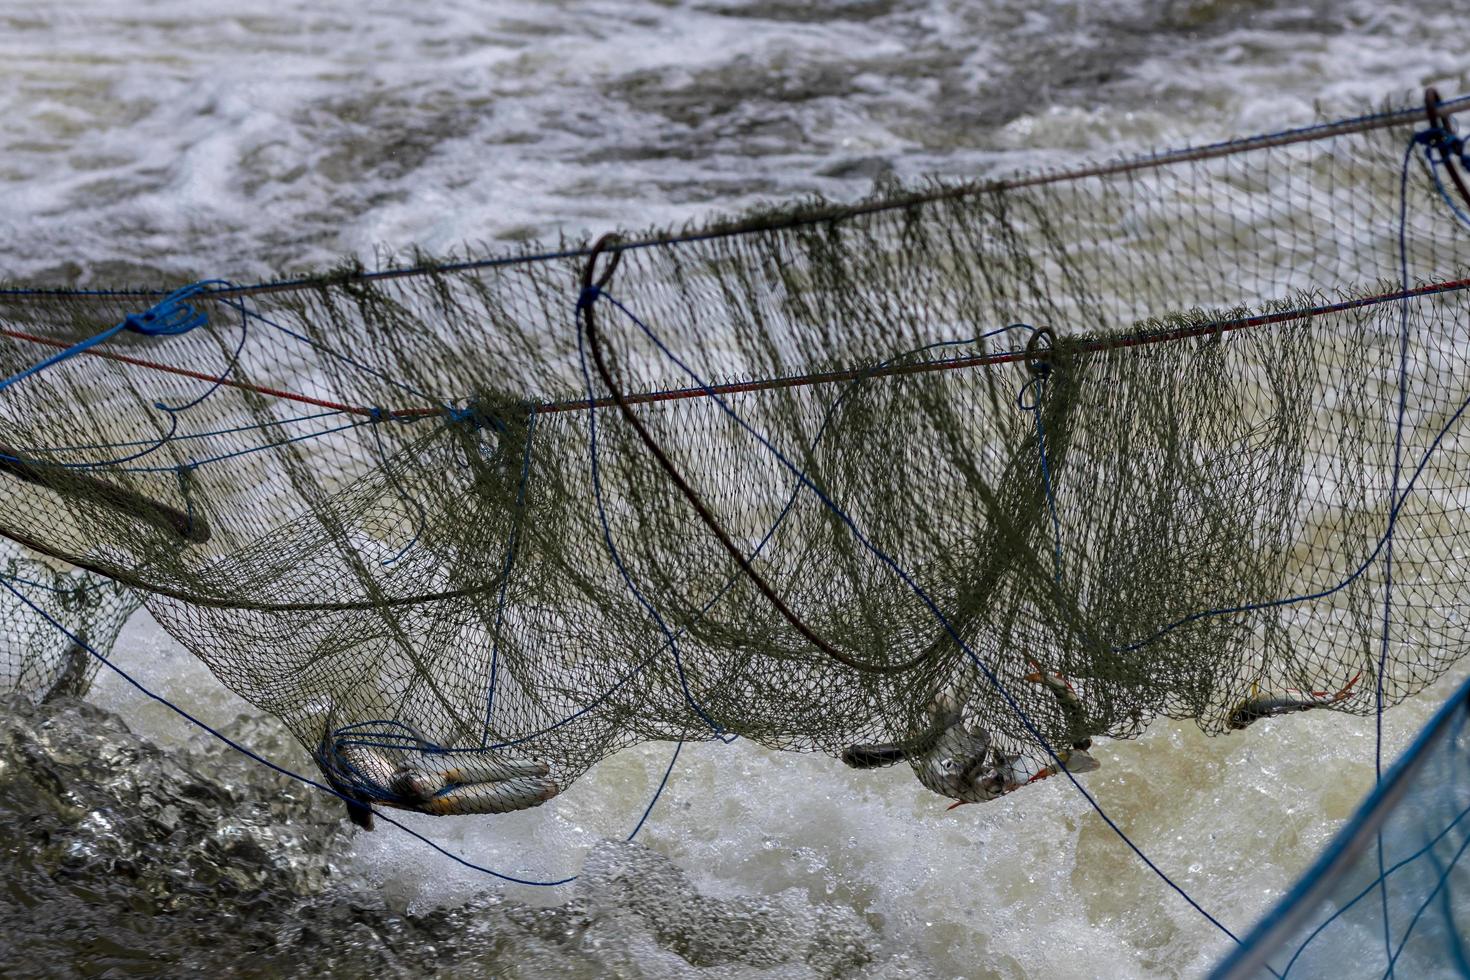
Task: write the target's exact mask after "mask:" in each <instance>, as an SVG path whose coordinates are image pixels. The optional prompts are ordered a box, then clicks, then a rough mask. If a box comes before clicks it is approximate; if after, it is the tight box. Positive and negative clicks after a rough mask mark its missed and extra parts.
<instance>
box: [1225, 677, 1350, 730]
mask: <svg viewBox="0 0 1470 980" xmlns="http://www.w3.org/2000/svg"><path fill="white" fill-rule="evenodd" d="M1362 676H1363V672H1362V671H1361V670H1360V671H1358V672H1357V673H1356V674H1354V675H1353V676H1352V678H1351V679H1349V680H1348V682H1347V683H1346V684H1344V685H1343V686H1342V687H1341V688H1339V689H1338V690H1337V691H1336V692H1335V693H1332V694H1329V693H1327V692H1326V691H1308V692H1306V697H1304V698H1289V697H1280V698H1257V697H1252V698H1249V699H1248V700H1245V701H1242V702H1241V703H1240V704H1238V705H1236V707H1235V710H1234V711H1232V712H1230V717H1228V718H1227V719H1226V720H1225V724H1226V725H1227V726H1229V727H1230V728H1231V729H1233V730H1235V731H1241V730H1242V729H1245V728H1248V727H1250V725H1252V724H1253V723H1255V722H1257V721H1260V720H1261V719H1262V718H1275V717H1277V716H1279V715H1289V714H1292V713H1293V712H1297V711H1311V710H1312V709H1313V708H1325V707H1327V706H1328V705H1333V704H1337V703H1338V702H1340V701H1346V700H1347V699H1348V698H1349V697H1350V696H1351V695H1352V693H1353V687H1354V686H1356V685H1357V683H1358V679H1359V678H1360V677H1362ZM1252 687H1253V688H1254V685H1252Z"/></svg>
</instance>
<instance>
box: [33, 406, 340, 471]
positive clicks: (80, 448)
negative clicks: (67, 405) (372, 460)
mask: <svg viewBox="0 0 1470 980" xmlns="http://www.w3.org/2000/svg"><path fill="white" fill-rule="evenodd" d="M342 414H343V412H342V410H341V409H336V408H334V409H329V410H328V411H325V412H316V413H314V414H311V415H296V416H291V417H288V418H283V419H273V420H271V421H269V422H252V423H250V424H249V425H236V426H231V427H229V428H225V429H211V430H209V431H207V432H185V433H181V434H179V435H175V436H173V437H172V438H171V439H170V440H169V441H170V442H188V441H189V440H191V439H212V438H214V437H215V436H227V435H231V434H233V433H236V432H254V431H256V430H258V429H269V428H270V427H272V426H275V425H291V424H294V423H296V422H311V421H313V420H315V419H324V418H328V417H330V416H333V415H342ZM155 441H156V440H153V439H137V440H132V441H126V442H94V443H84V444H80V445H72V446H15V447H13V448H15V449H16V450H19V451H22V452H54V453H80V452H88V451H91V450H94V449H130V448H132V447H134V446H151V445H153V443H154V442H155ZM42 465H53V466H59V465H61V464H59V463H51V464H42Z"/></svg>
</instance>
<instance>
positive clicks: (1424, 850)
mask: <svg viewBox="0 0 1470 980" xmlns="http://www.w3.org/2000/svg"><path fill="white" fill-rule="evenodd" d="M1467 816H1470V807H1466V808H1465V809H1463V810H1461V811H1460V812H1459V813H1458V814H1456V815H1455V818H1454V819H1453V820H1451V821H1450V822H1449V823H1448V824H1446V825H1445V827H1444V829H1443V830H1441V831H1440V832H1439V833H1438V834H1436V835H1435V837H1434V839H1433V840H1431V841H1429V842H1428V843H1426V844H1425V845H1424V846H1423V847H1421V848H1419V850H1417V851H1415V852H1414V853H1413V854H1410V855H1409V856H1408V857H1406V858H1404V859H1402V860H1401V861H1399V862H1398V863H1397V864H1395V865H1394V866H1393V867H1391V868H1389V869H1388V870H1387V871H1386V872H1385V873H1384V875H1383V877H1385V878H1386V877H1388V876H1390V875H1393V874H1394V873H1396V872H1398V871H1400V870H1402V869H1403V868H1406V867H1408V866H1409V865H1410V864H1413V863H1414V862H1415V861H1417V860H1419V859H1420V858H1421V857H1424V856H1425V855H1426V854H1429V853H1430V852H1431V851H1432V849H1433V848H1434V846H1435V845H1436V844H1438V843H1439V842H1440V841H1442V840H1444V838H1445V837H1447V836H1449V833H1450V831H1452V830H1454V829H1455V826H1456V825H1457V824H1459V822H1460V821H1461V820H1464V819H1465V818H1466V817H1467ZM1379 880H1380V879H1377V878H1375V879H1374V880H1373V881H1372V882H1370V883H1369V884H1368V885H1367V886H1366V887H1364V888H1363V890H1362V891H1360V892H1358V893H1357V894H1356V895H1354V896H1353V897H1352V898H1350V899H1348V900H1347V901H1346V902H1344V903H1343V904H1342V907H1341V908H1339V909H1337V910H1336V911H1334V912H1333V913H1332V914H1331V915H1330V916H1328V917H1327V918H1326V919H1324V920H1323V921H1322V922H1321V923H1320V924H1319V925H1318V926H1317V927H1316V928H1315V929H1313V930H1312V931H1311V932H1310V933H1308V934H1307V937H1306V938H1305V939H1303V940H1302V942H1301V944H1300V945H1299V946H1297V948H1296V952H1294V953H1293V954H1292V957H1291V959H1289V960H1287V962H1286V966H1285V967H1284V968H1283V969H1282V970H1281V974H1280V976H1281V977H1282V980H1285V978H1286V977H1287V975H1288V974H1290V973H1291V970H1292V967H1294V966H1295V965H1296V961H1297V959H1299V958H1300V957H1301V955H1302V953H1304V952H1306V949H1307V947H1308V946H1310V945H1311V944H1312V943H1313V942H1314V941H1315V940H1316V938H1317V936H1319V935H1320V934H1321V933H1322V932H1323V930H1325V929H1326V928H1327V927H1328V926H1330V925H1332V923H1334V922H1336V921H1337V920H1338V919H1339V918H1341V917H1342V916H1344V915H1346V914H1347V913H1348V912H1349V911H1350V910H1351V909H1352V908H1353V906H1355V905H1357V904H1358V903H1359V902H1361V901H1362V900H1363V899H1365V898H1367V897H1368V895H1369V894H1370V893H1371V892H1374V891H1377V890H1378V887H1379Z"/></svg>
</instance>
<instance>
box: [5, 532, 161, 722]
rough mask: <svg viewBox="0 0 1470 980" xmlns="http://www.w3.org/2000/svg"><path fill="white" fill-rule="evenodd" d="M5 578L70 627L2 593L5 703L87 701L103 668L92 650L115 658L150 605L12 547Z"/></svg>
mask: <svg viewBox="0 0 1470 980" xmlns="http://www.w3.org/2000/svg"><path fill="white" fill-rule="evenodd" d="M0 577H3V578H4V580H5V581H8V582H11V583H13V584H14V585H15V586H16V588H18V589H22V590H24V593H25V594H26V595H27V596H28V597H29V598H31V599H32V600H33V601H34V602H36V603H37V604H38V605H40V606H41V607H42V608H44V609H45V610H46V612H47V614H49V615H50V616H52V617H53V618H54V619H55V620H56V623H57V624H59V625H60V626H62V627H63V629H62V630H58V629H57V628H56V626H55V625H53V624H52V623H48V622H47V621H46V620H45V619H44V618H42V617H41V616H40V615H38V614H37V613H36V612H35V611H34V610H32V608H31V607H30V606H29V605H28V604H27V603H26V602H25V601H24V600H23V599H21V598H20V597H18V596H16V595H15V594H14V593H12V592H10V591H8V590H7V591H0V621H3V622H4V623H5V629H4V632H3V633H0V695H3V694H22V695H25V696H26V697H28V698H30V699H31V700H34V701H44V700H51V699H54V698H59V697H81V696H82V695H83V694H85V693H86V692H87V690H88V688H89V687H91V684H92V680H93V679H94V678H95V677H96V675H97V670H98V668H99V667H101V662H100V661H99V660H97V659H96V658H95V657H93V656H92V655H91V654H90V653H89V652H88V651H87V649H86V648H87V646H90V647H92V648H93V649H94V650H98V651H101V652H105V651H108V650H110V649H111V647H112V644H113V642H114V641H115V640H116V639H117V635H118V633H119V632H120V631H121V630H122V628H123V624H124V623H126V622H127V619H128V617H129V616H131V615H132V614H133V613H134V612H136V611H137V609H138V608H139V607H140V606H141V605H142V604H143V599H142V596H140V595H139V594H138V593H137V592H134V591H132V590H129V589H127V588H124V587H123V586H120V585H118V584H116V583H114V582H111V581H109V580H108V579H105V578H102V577H101V576H99V575H93V574H91V573H89V572H84V571H81V570H79V569H75V568H67V567H65V566H63V565H62V564H61V563H59V562H56V561H53V560H49V559H47V558H45V557H44V556H41V555H38V554H36V553H34V552H30V553H27V552H26V551H25V550H24V549H21V548H20V547H18V546H17V545H15V544H14V542H11V541H8V540H4V539H0ZM63 630H64V631H63ZM68 634H71V635H68ZM78 640H80V641H81V643H78V642H77V641H78Z"/></svg>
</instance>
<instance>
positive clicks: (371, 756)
mask: <svg viewBox="0 0 1470 980" xmlns="http://www.w3.org/2000/svg"><path fill="white" fill-rule="evenodd" d="M410 731H411V732H412V729H410ZM381 737H382V738H383V739H384V741H385V742H390V743H391V741H392V740H393V738H394V737H393V736H381ZM412 744H413V745H414V746H415V747H414V748H390V747H387V746H384V745H364V744H362V742H361V741H358V740H356V739H355V738H354V739H347V738H340V737H335V736H334V734H333V730H332V729H331V728H329V729H328V732H327V734H326V735H325V736H324V737H323V739H322V744H321V745H320V747H319V748H318V750H317V763H318V765H320V766H321V769H322V772H323V773H324V774H325V775H326V777H327V781H328V782H329V783H331V785H332V788H333V789H335V790H336V791H337V792H338V793H340V794H341V795H342V796H343V798H344V800H345V802H346V803H347V815H348V817H349V818H351V820H352V821H353V823H356V824H357V825H358V826H360V827H363V828H365V829H367V830H371V829H372V823H373V820H372V807H371V805H372V804H373V803H377V804H381V805H383V806H391V807H395V808H397V809H401V810H417V811H419V812H421V813H433V814H468V813H508V812H510V811H512V810H524V809H526V808H527V807H533V806H539V805H540V804H542V803H544V802H546V801H547V800H549V799H551V798H552V797H553V796H555V795H556V794H557V793H559V792H560V791H561V788H560V786H559V785H558V784H557V783H556V781H555V780H553V779H551V778H550V775H549V774H550V768H549V767H548V766H547V765H546V763H544V762H537V761H532V760H528V759H518V758H514V757H510V756H504V755H496V754H492V753H489V752H448V751H445V750H444V749H441V748H439V747H438V746H436V745H434V744H433V743H431V742H428V741H427V740H425V739H424V738H422V736H419V735H418V733H417V732H413V734H412Z"/></svg>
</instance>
